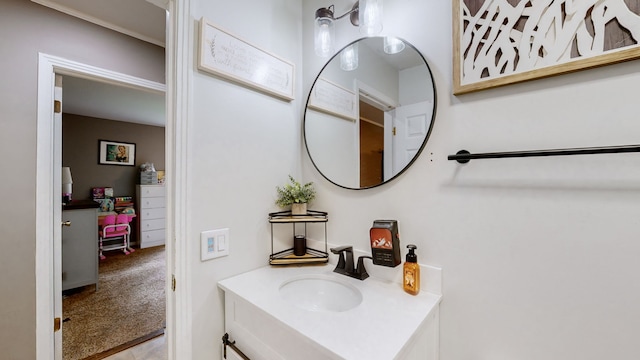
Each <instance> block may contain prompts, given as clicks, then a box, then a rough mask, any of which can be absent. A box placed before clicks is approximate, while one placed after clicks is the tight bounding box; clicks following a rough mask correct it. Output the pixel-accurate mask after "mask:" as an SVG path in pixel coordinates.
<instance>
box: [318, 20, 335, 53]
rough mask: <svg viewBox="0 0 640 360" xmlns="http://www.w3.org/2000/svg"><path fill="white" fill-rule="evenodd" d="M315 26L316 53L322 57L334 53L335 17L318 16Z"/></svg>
mask: <svg viewBox="0 0 640 360" xmlns="http://www.w3.org/2000/svg"><path fill="white" fill-rule="evenodd" d="M313 28H314V30H313V35H314V44H315V46H314V47H315V52H316V55H318V56H320V57H328V56H330V55H333V52H334V49H333V38H334V32H335V29H334V24H333V19H331V18H328V17H317V18H316V21H315V24H314V26H313Z"/></svg>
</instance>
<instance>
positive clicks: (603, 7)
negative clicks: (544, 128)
mask: <svg viewBox="0 0 640 360" xmlns="http://www.w3.org/2000/svg"><path fill="white" fill-rule="evenodd" d="M452 2H453V46H454V49H453V63H454V67H453V83H454V90H453V92H454V94H463V93H467V92H472V91H478V90H483V89H488V88H492V87H496V86H502V85H506V84H511V83H516V82H521V81H526V80H532V79H537V78H543V77H548V76H552V75H558V74H563V73H568V72H573V71H577V70H583V69H588V68H593V67H596V66H602V65H607V64H613V63H618V62H622V61H627V60H632V59H636V58H640V1H635V0H634V1H624V0H580V1H572V0H560V1H554V0H540V1H524V0H522V1H514V0H453V1H452Z"/></svg>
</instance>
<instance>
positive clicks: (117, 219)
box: [99, 214, 134, 260]
mask: <svg viewBox="0 0 640 360" xmlns="http://www.w3.org/2000/svg"><path fill="white" fill-rule="evenodd" d="M99 238H100V260H104V259H106V257H105V256H104V254H103V253H102V252H103V251H109V250H118V249H122V251H123V252H124V253H125V255H129V254H130V253H132V252H134V250H133V249H132V248H131V240H130V239H131V226H130V225H129V216H127V215H126V214H119V215H117V216H116V215H107V216H105V217H104V220H103V226H102V230H101V231H100V237H99ZM118 240H120V241H118ZM116 241H118V242H116ZM105 243H108V244H105Z"/></svg>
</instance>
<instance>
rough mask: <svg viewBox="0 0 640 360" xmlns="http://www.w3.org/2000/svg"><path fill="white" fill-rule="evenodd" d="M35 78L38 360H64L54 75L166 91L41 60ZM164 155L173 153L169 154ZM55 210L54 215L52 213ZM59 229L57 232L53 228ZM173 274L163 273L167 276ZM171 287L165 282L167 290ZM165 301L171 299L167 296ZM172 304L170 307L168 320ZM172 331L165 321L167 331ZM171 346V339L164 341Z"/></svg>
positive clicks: (73, 65) (104, 72) (64, 62)
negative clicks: (36, 105)
mask: <svg viewBox="0 0 640 360" xmlns="http://www.w3.org/2000/svg"><path fill="white" fill-rule="evenodd" d="M38 74H39V76H38V121H37V127H38V131H37V134H38V142H37V146H38V148H37V157H38V160H37V163H38V166H37V173H38V177H37V189H38V191H37V198H38V200H39V201H38V202H37V206H36V222H37V226H36V238H37V240H36V244H37V251H36V295H37V296H36V301H37V303H36V311H37V315H36V318H37V328H36V331H37V334H36V339H37V340H36V341H37V345H38V346H37V358H38V359H62V349H61V341H62V336H61V332H60V331H55V332H54V330H55V329H56V328H58V329H59V327H60V323H61V321H62V319H61V313H62V306H61V298H62V296H61V295H62V292H61V289H62V286H61V264H60V259H61V256H60V248H61V229H60V221H61V208H62V206H61V205H62V204H61V167H62V163H61V161H62V159H61V158H62V157H61V145H62V144H61V141H62V137H61V120H60V119H58V120H56V121H52V120H51V119H54V93H55V91H54V84H55V75H56V74H59V75H67V76H69V75H71V76H82V77H84V78H88V79H93V80H95V81H100V82H106V83H110V84H115V85H124V86H128V87H133V88H138V89H142V90H145V91H155V92H159V93H164V92H165V85H164V84H159V83H155V82H152V81H148V80H144V79H139V78H135V77H131V76H128V75H124V74H120V73H116V72H112V71H107V70H104V69H100V68H95V67H91V66H88V65H85V64H80V63H77V62H73V61H70V60H66V59H62V58H58V57H54V56H50V55H46V54H40V55H39V73H38ZM167 151H169V152H170V151H171V149H168V150H167ZM52 209H53V211H52ZM56 225H57V226H56ZM172 258H173V252H172V251H171V247H169V249H168V251H167V255H166V262H167V267H168V269H171V268H172V266H173V261H172ZM170 272H171V271H170V270H169V271H167V273H170ZM169 283H170V282H169V281H168V280H167V281H166V284H169ZM167 298H168V300H170V299H171V297H170V296H167ZM171 304H172V302H171V301H168V311H167V313H168V314H171V313H173V311H172V309H170V306H171ZM171 325H172V320H171V318H167V328H168V329H170V328H171ZM168 342H169V343H171V336H168Z"/></svg>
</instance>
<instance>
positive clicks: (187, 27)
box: [35, 0, 195, 360]
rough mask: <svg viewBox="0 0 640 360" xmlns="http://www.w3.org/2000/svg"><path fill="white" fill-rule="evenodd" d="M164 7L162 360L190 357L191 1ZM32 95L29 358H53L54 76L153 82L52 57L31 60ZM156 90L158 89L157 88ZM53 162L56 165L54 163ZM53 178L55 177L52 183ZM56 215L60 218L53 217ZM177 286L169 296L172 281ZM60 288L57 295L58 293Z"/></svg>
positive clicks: (135, 84)
mask: <svg viewBox="0 0 640 360" xmlns="http://www.w3.org/2000/svg"><path fill="white" fill-rule="evenodd" d="M159 1H162V2H164V3H165V4H166V9H167V15H168V16H167V45H166V71H165V73H166V77H167V79H166V82H167V85H166V86H164V85H162V84H159V85H161V87H162V91H164V92H165V94H166V95H165V96H166V127H165V157H166V159H165V167H166V170H167V172H166V174H165V181H166V185H165V186H166V187H167V208H168V213H167V224H166V225H167V226H166V235H167V237H166V239H167V240H166V249H167V259H166V260H167V276H166V287H165V288H166V290H167V309H166V314H167V315H166V316H167V323H166V329H167V332H166V334H165V337H166V343H167V354H168V358H169V359H170V360H171V359H190V358H191V352H192V350H191V324H192V319H191V301H190V292H191V281H190V269H189V261H188V254H189V251H190V250H191V246H190V245H189V242H188V241H186V238H187V210H186V209H187V204H186V200H187V186H186V184H187V139H188V131H187V130H188V126H187V125H188V118H189V116H190V114H191V105H190V102H189V94H190V91H189V89H191V87H192V74H191V73H192V63H193V54H192V51H191V44H193V41H192V40H193V38H194V36H195V35H194V31H193V29H192V19H191V9H190V7H191V0H159ZM38 56H39V57H38V90H37V116H36V140H37V146H36V204H35V207H36V249H35V250H36V251H35V252H36V254H35V264H36V266H35V267H36V269H35V270H36V273H35V274H36V276H35V277H36V279H35V282H36V359H37V360H56V349H55V342H54V331H53V319H54V315H55V313H54V296H56V292H55V289H54V272H53V269H54V264H53V258H54V253H53V250H54V246H53V245H54V244H53V234H54V231H55V227H56V226H57V227H58V230H60V229H59V226H60V221H61V218H60V215H58V216H57V217H58V218H57V219H56V218H55V217H56V216H55V215H54V214H53V211H51V210H52V209H53V206H54V204H56V202H55V199H56V198H58V202H57V203H58V204H59V203H60V199H59V198H60V195H61V194H60V191H61V189H60V186H58V187H55V184H58V185H59V184H60V182H59V181H56V180H55V179H56V174H59V171H55V170H54V169H55V166H56V165H59V166H61V163H60V164H56V163H55V160H56V159H55V155H54V151H53V150H54V148H55V146H56V145H60V146H61V142H62V141H61V140H62V139H61V138H60V139H58V140H57V142H58V143H56V139H55V134H54V126H53V122H52V120H53V105H54V103H53V101H54V100H53V98H54V96H53V95H54V85H55V74H56V73H57V74H61V75H72V76H77V77H88V78H90V79H98V80H101V81H105V82H108V83H112V84H119V85H126V86H133V87H138V88H140V87H142V88H147V89H148V88H149V87H151V88H153V87H154V86H157V84H158V83H154V82H150V81H147V80H143V81H141V82H138V81H139V80H141V79H139V78H134V77H131V76H128V75H124V74H120V73H116V72H113V71H108V70H104V69H100V68H96V67H93V66H88V65H85V64H81V63H78V62H75V61H70V60H67V59H63V58H60V57H56V56H51V55H47V54H42V53H40V54H39V55H38ZM157 90H158V91H160V88H158V89H157ZM59 160H60V161H61V159H59ZM58 180H59V179H58ZM58 214H60V213H59V212H58ZM174 279H175V283H177V285H176V286H175V290H173V291H172V285H173V284H174V281H173V280H174ZM59 290H61V289H59ZM60 294H61V291H60Z"/></svg>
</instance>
